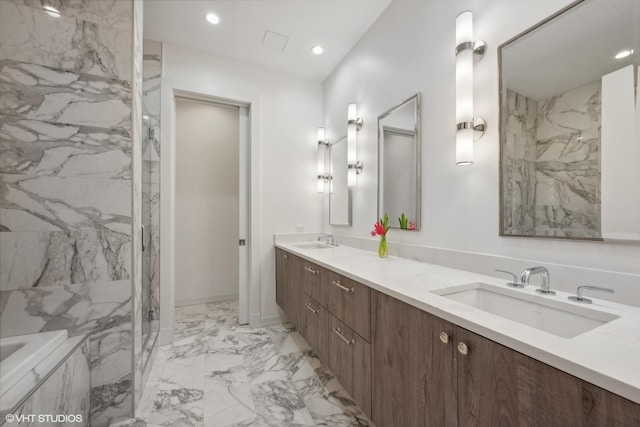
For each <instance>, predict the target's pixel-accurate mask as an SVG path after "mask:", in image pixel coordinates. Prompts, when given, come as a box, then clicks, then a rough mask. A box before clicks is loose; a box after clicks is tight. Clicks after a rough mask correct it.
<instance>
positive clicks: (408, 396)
mask: <svg viewBox="0 0 640 427" xmlns="http://www.w3.org/2000/svg"><path fill="white" fill-rule="evenodd" d="M453 332H454V326H453V325H451V324H450V323H448V322H445V321H444V320H442V319H439V318H437V317H434V316H431V315H429V314H427V313H425V312H423V311H422V310H419V309H417V308H415V307H412V306H410V305H409V304H406V303H404V302H402V301H399V300H397V299H395V298H392V297H390V296H388V295H385V294H382V293H380V292H376V291H371V343H372V350H373V351H372V355H373V359H372V360H373V369H372V376H373V391H372V407H373V414H372V421H373V422H374V423H376V425H378V426H403V427H418V426H420V427H423V426H434V427H435V426H437V427H442V426H456V425H457V406H456V396H455V371H454V369H453V368H454V360H453V351H452V343H453V342H454V340H453V338H452V335H453ZM441 334H444V335H442V339H441V338H440V335H441ZM443 341H446V342H443Z"/></svg>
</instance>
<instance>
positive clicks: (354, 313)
mask: <svg viewBox="0 0 640 427" xmlns="http://www.w3.org/2000/svg"><path fill="white" fill-rule="evenodd" d="M328 273H329V274H328V282H329V283H328V288H329V289H328V299H329V306H328V308H329V311H330V312H331V314H333V315H334V316H336V317H337V318H338V319H340V320H341V321H343V322H344V323H346V324H347V325H348V326H349V327H350V328H352V329H353V330H355V331H356V333H357V334H358V335H360V336H361V337H362V338H364V339H365V340H367V341H369V340H370V339H371V332H370V327H371V316H370V310H371V289H370V288H369V287H368V286H365V285H363V284H361V283H358V282H356V281H353V280H351V279H348V278H346V277H344V276H341V275H339V274H337V273H334V272H333V271H329V272H328Z"/></svg>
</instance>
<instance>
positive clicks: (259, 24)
mask: <svg viewBox="0 0 640 427" xmlns="http://www.w3.org/2000/svg"><path fill="white" fill-rule="evenodd" d="M389 3H391V0H210V1H206V0H153V1H145V2H144V38H145V39H152V40H157V41H161V42H166V43H171V44H174V45H179V46H184V47H188V48H191V49H195V50H199V51H203V52H208V53H211V54H213V55H218V56H223V57H227V58H233V59H237V60H241V61H246V62H250V63H253V64H256V65H260V66H264V67H268V68H273V69H277V70H282V71H285V72H287V73H290V74H294V75H298V76H301V77H305V78H308V79H311V80H315V81H323V80H324V79H325V78H326V77H327V76H328V75H329V74H330V73H331V71H332V70H333V69H334V68H335V67H336V66H337V65H338V63H339V62H340V61H341V60H342V58H344V57H345V55H346V54H347V53H348V52H349V51H350V50H351V48H352V47H353V46H354V45H355V44H356V43H357V42H358V40H360V38H361V37H362V35H363V34H364V33H365V32H366V31H367V30H368V29H369V27H370V26H371V25H372V24H373V23H374V22H375V20H376V19H377V18H378V16H380V14H381V13H382V12H383V11H384V9H385V8H386V7H387V6H388V5H389ZM209 12H213V13H215V14H217V15H218V16H219V17H220V23H219V24H218V25H211V24H209V23H208V22H207V21H206V20H205V15H206V14H207V13H209ZM265 31H270V32H273V33H277V34H280V35H286V36H289V40H288V42H287V44H286V47H285V49H284V51H281V50H279V49H277V48H273V47H264V46H263V45H262V43H263V39H264V38H265ZM276 38H277V36H276ZM314 45H321V46H323V47H324V49H325V51H324V54H322V55H314V54H313V53H312V52H311V48H312V47H313V46H314Z"/></svg>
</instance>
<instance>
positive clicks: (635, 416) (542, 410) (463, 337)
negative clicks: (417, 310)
mask: <svg viewBox="0 0 640 427" xmlns="http://www.w3.org/2000/svg"><path fill="white" fill-rule="evenodd" d="M457 329H458V339H457V342H456V345H457V344H458V342H461V343H464V344H465V345H466V347H467V354H466V355H464V354H462V353H460V352H459V351H456V354H457V359H458V360H457V362H458V410H459V417H460V425H463V426H494V425H495V426H498V425H504V426H545V427H556V426H557V427H571V426H580V427H582V426H585V427H586V426H593V427H599V426H620V427H622V426H640V405H638V404H635V403H633V402H631V401H629V400H627V399H624V398H622V397H620V396H617V395H615V394H613V393H610V392H608V391H606V390H604V389H602V388H599V387H596V386H594V385H593V384H590V383H587V382H585V381H582V380H580V379H578V378H576V377H574V376H572V375H569V374H567V373H566V372H563V371H561V370H559V369H556V368H554V367H551V366H549V365H546V364H544V363H542V362H539V361H537V360H535V359H532V358H531V357H528V356H525V355H523V354H521V353H518V352H517V351H514V350H511V349H509V348H507V347H504V346H502V345H500V344H498V343H495V342H493V341H491V340H488V339H486V338H484V337H481V336H479V335H477V334H474V333H473V332H470V331H467V330H465V329H462V328H457Z"/></svg>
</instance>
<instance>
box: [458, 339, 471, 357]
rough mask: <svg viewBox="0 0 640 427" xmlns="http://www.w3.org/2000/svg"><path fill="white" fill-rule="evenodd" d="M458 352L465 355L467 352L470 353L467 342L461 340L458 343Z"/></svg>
mask: <svg viewBox="0 0 640 427" xmlns="http://www.w3.org/2000/svg"><path fill="white" fill-rule="evenodd" d="M458 352H459V353H460V354H462V355H463V356H466V355H467V354H469V347H468V346H467V345H466V344H465V343H463V342H459V343H458Z"/></svg>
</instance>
